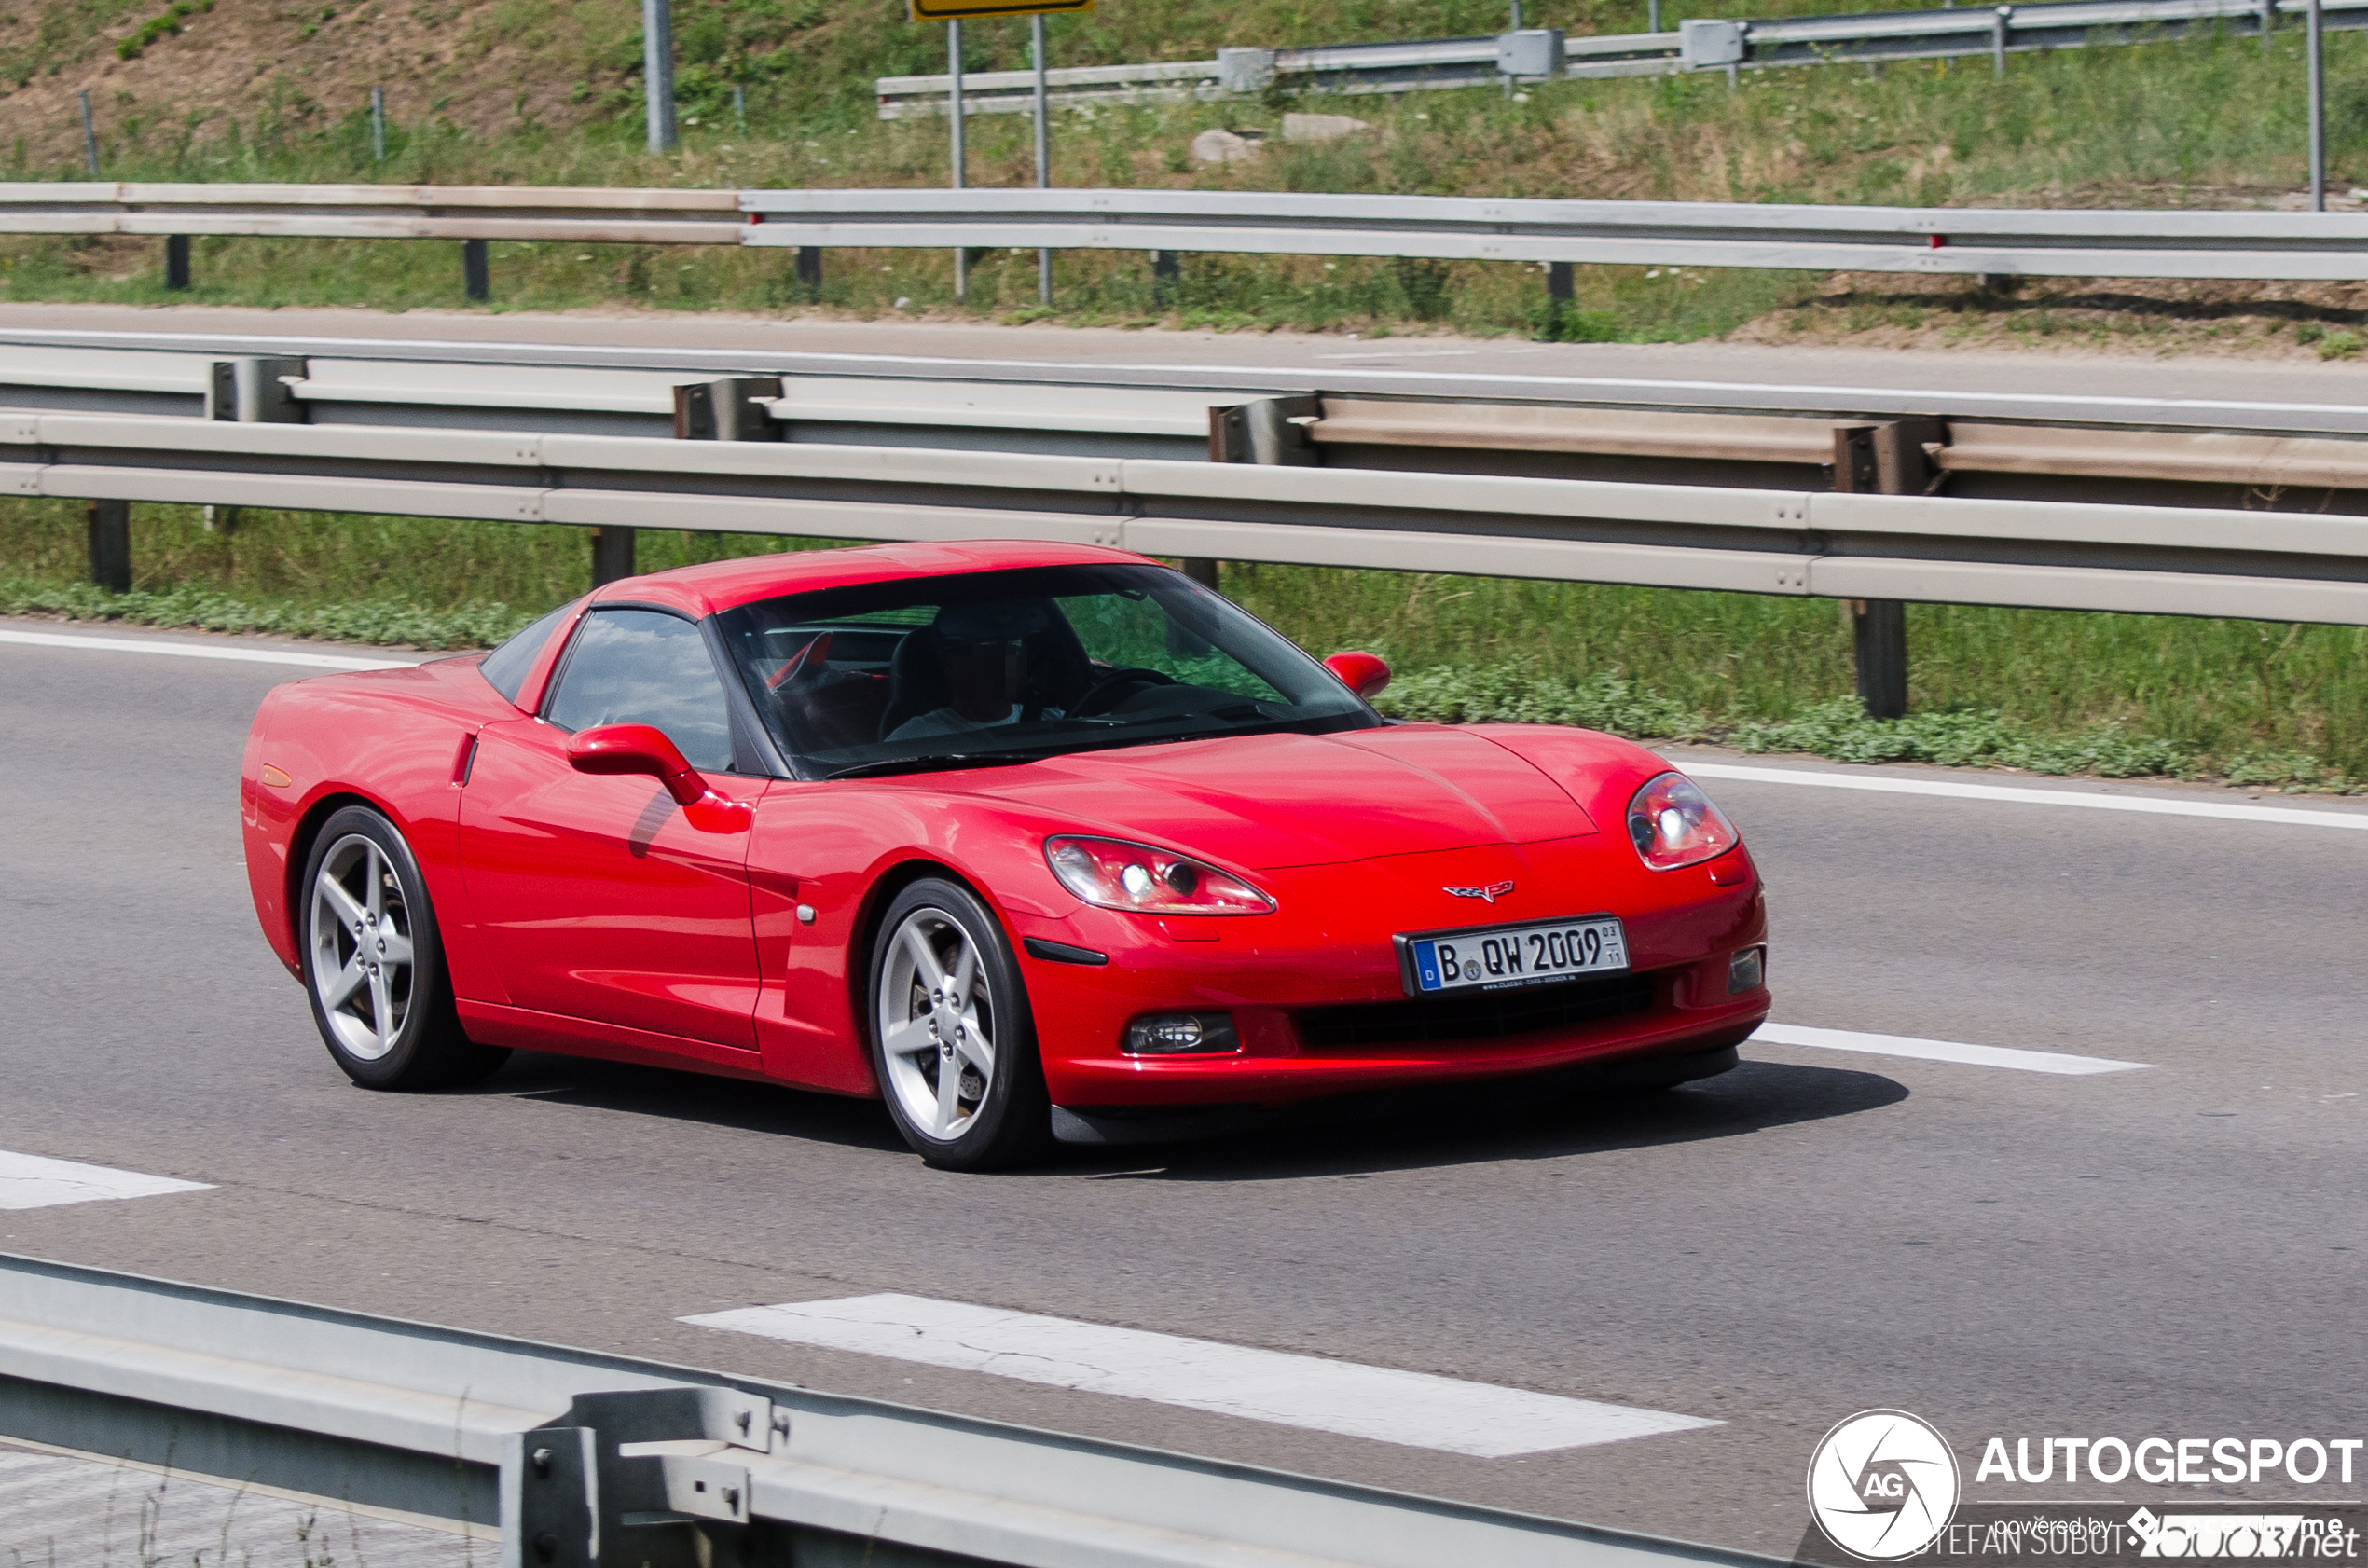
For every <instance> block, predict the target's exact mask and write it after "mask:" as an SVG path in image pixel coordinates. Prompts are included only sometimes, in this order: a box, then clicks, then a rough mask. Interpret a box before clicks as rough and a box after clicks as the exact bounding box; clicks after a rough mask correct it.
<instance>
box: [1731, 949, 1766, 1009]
mask: <svg viewBox="0 0 2368 1568" xmlns="http://www.w3.org/2000/svg"><path fill="white" fill-rule="evenodd" d="M1767 982H1768V949H1766V948H1765V947H1744V948H1738V949H1737V950H1736V953H1735V956H1733V957H1731V958H1729V959H1728V960H1727V994H1728V996H1730V997H1732V996H1736V995H1739V994H1740V993H1742V992H1744V991H1756V990H1758V989H1759V988H1760V987H1761V986H1762V985H1764V984H1766V983H1767Z"/></svg>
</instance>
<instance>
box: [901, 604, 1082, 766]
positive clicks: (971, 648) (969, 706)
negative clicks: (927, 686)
mask: <svg viewBox="0 0 2368 1568" xmlns="http://www.w3.org/2000/svg"><path fill="white" fill-rule="evenodd" d="M930 629H931V630H932V631H933V632H934V633H935V634H936V640H937V658H938V667H939V669H941V670H942V671H943V672H944V675H945V686H946V691H947V693H948V694H949V695H950V698H951V700H950V701H948V702H947V703H946V705H945V706H944V707H943V708H931V709H930V710H929V712H927V713H923V714H921V715H919V716H918V717H916V718H912V719H907V720H906V721H905V722H903V723H902V724H899V725H898V726H897V727H896V728H895V730H894V731H892V732H891V733H890V734H889V735H888V739H889V740H926V739H928V738H929V736H940V735H963V734H967V733H969V732H971V731H972V730H984V729H992V728H994V727H995V726H996V725H998V724H1016V723H1018V722H1020V721H1021V720H1022V719H1024V718H1026V717H1029V716H1030V715H1029V713H1028V711H1027V705H1026V704H1025V703H1023V702H1022V701H1021V700H1020V694H1021V692H1022V690H1023V689H1024V688H1025V687H1026V682H1027V640H1028V639H1029V638H1030V637H1031V636H1033V635H1035V634H1036V633H1038V632H1041V631H1046V630H1049V629H1050V623H1049V622H1048V621H1047V619H1046V617H1045V612H1044V609H1043V607H1042V606H1041V605H1036V604H1027V603H1024V602H1012V601H1011V600H1000V601H996V600H990V601H988V602H986V603H983V604H950V605H947V606H946V607H945V608H943V609H942V610H940V611H939V612H937V620H936V622H935V623H934V624H933V626H931V628H930ZM1033 716H1034V717H1037V718H1043V719H1057V718H1060V717H1061V710H1060V709H1059V708H1039V709H1038V710H1037V711H1036V713H1035V714H1034V715H1033Z"/></svg>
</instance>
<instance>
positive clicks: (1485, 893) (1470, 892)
mask: <svg viewBox="0 0 2368 1568" xmlns="http://www.w3.org/2000/svg"><path fill="white" fill-rule="evenodd" d="M1512 890H1513V885H1512V884H1511V883H1509V882H1492V883H1490V884H1489V885H1488V886H1487V887H1442V888H1440V889H1439V891H1440V892H1442V893H1449V894H1452V895H1453V896H1454V897H1456V898H1459V899H1478V900H1480V902H1482V903H1494V902H1495V901H1497V900H1498V899H1499V898H1502V897H1503V896H1504V895H1505V894H1507V893H1509V892H1511V891H1512Z"/></svg>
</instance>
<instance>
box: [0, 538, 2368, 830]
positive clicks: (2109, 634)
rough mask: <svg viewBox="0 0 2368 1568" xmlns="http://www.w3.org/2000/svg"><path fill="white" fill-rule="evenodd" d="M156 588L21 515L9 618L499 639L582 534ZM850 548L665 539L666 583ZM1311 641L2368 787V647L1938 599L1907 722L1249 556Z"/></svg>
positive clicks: (1575, 619) (1644, 601)
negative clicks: (114, 588)
mask: <svg viewBox="0 0 2368 1568" xmlns="http://www.w3.org/2000/svg"><path fill="white" fill-rule="evenodd" d="M132 530H133V540H132V558H133V561H134V563H135V566H136V568H137V578H136V580H135V583H134V591H133V592H131V593H130V594H126V595H120V596H117V595H109V594H105V593H102V592H101V591H99V590H98V589H95V588H93V587H91V586H89V585H88V584H87V583H80V582H77V581H76V578H77V577H78V576H79V574H80V572H81V570H82V565H83V556H82V552H83V550H84V548H85V546H86V533H85V527H84V521H83V515H82V509H81V508H80V507H79V506H78V505H76V504H74V503H69V502H48V501H20V502H14V503H11V504H9V505H7V506H6V507H0V562H6V563H7V566H6V568H5V571H6V575H5V576H0V614H13V615H23V614H56V615H71V616H76V617H79V618H117V619H123V620H129V621H135V622H140V623H144V624H147V625H152V626H203V627H207V628H211V629H213V630H217V631H255V632H268V633H275V634H279V635H282V636H298V637H328V638H338V639H343V640H354V641H376V642H402V643H408V644H411V645H413V646H417V647H426V648H463V647H480V646H485V645H488V644H489V643H491V642H494V641H497V640H500V639H501V638H502V637H503V636H506V635H507V634H508V633H509V632H510V631H511V630H514V629H515V628H516V627H517V626H522V625H524V624H525V623H526V622H527V621H528V620H529V619H530V618H531V617H532V616H534V615H536V614H539V613H540V612H543V611H544V610H545V609H548V608H549V607H550V606H552V605H554V604H557V603H559V602H561V601H563V600H564V599H567V598H571V597H572V596H574V595H575V594H577V593H579V592H581V591H582V588H583V585H584V582H585V574H586V571H587V569H588V566H589V553H588V549H587V546H586V543H585V535H584V533H583V531H582V530H574V529H564V528H549V527H518V526H516V525H512V524H506V523H479V522H452V521H442V520H434V519H421V518H405V517H369V516H312V515H306V514H298V513H282V512H262V511H249V512H246V513H244V514H242V515H241V517H240V519H239V522H238V524H237V526H236V527H235V528H234V529H232V530H229V531H227V532H223V531H219V530H217V531H213V532H208V531H207V530H206V528H205V524H204V519H203V514H202V511H201V510H200V508H196V507H170V506H141V507H138V508H135V509H134V511H133V522H132ZM824 543H832V542H830V541H820V540H793V541H784V540H777V539H770V538H763V537H754V536H748V535H736V534H711V533H680V532H672V531H661V530H643V531H642V532H641V534H640V564H641V565H642V567H643V568H644V569H645V570H654V569H657V568H660V567H665V566H674V565H682V564H687V563H689V562H693V561H700V560H712V559H720V558H723V557H734V556H745V555H756V554H763V553H765V552H767V551H772V550H778V549H801V548H813V547H816V546H818V545H821V544H824ZM1224 587H1225V591H1226V592H1227V593H1228V594H1229V595H1231V596H1232V597H1233V598H1237V599H1239V600H1240V601H1241V602H1243V603H1244V604H1246V605H1247V606H1248V607H1249V608H1250V609H1251V610H1252V611H1254V612H1257V613H1258V614H1260V615H1261V616H1263V617H1264V618H1265V619H1267V620H1268V621H1269V622H1271V623H1273V625H1275V626H1279V627H1280V628H1282V630H1283V631H1285V632H1286V633H1287V634H1288V635H1289V636H1291V637H1292V638H1293V639H1295V640H1297V641H1299V642H1300V644H1301V646H1303V647H1306V648H1308V649H1309V650H1311V651H1313V652H1315V653H1331V652H1333V651H1335V650H1338V649H1342V648H1367V649H1370V650H1371V651H1373V652H1375V653H1380V654H1382V655H1383V656H1384V657H1385V658H1387V659H1389V660H1390V661H1391V663H1392V664H1393V665H1395V666H1396V667H1397V669H1398V670H1399V672H1400V673H1399V676H1398V679H1397V682H1396V683H1395V684H1394V685H1393V686H1392V687H1391V689H1390V690H1389V692H1388V693H1386V694H1385V695H1384V697H1383V699H1382V706H1383V708H1384V709H1386V710H1388V711H1390V712H1394V713H1397V714H1400V715H1403V716H1406V717H1410V718H1428V719H1440V720H1446V721H1450V722H1480V721H1487V720H1515V721H1526V722H1547V723H1576V724H1586V725H1589V726H1590V727H1594V728H1599V729H1607V730H1612V731H1615V732H1617V733H1619V734H1622V735H1630V736H1639V737H1644V738H1670V739H1683V740H1712V739H1714V740H1721V741H1725V742H1728V743H1729V744H1733V745H1737V746H1740V747H1742V748H1743V749H1744V750H1806V751H1814V752H1817V753H1820V754H1822V755H1825V756H1831V757H1837V758H1839V759H1842V760H1844V761H1850V762H1888V761H1921V762H1933V763H1947V764H1950V765H1989V766H2005V767H2017V768H2023V769H2027V770H2029V771H2031V772H2036V773H2075V772H2091V773H2100V774H2104V775H2107V776H2110V777H2130V776H2138V775H2149V774H2171V775H2180V776H2198V777H2201V776H2214V777H2227V778H2230V779H2233V780H2235V781H2237V782H2240V783H2250V784H2259V785H2265V786H2271V787H2282V788H2290V789H2320V790H2352V789H2358V788H2361V787H2363V786H2368V725H2363V722H2362V720H2363V715H2368V630H2363V629H2361V628H2356V627H2338V626H2266V625H2262V624H2259V623H2254V622H2245V621H2186V620H2177V619H2172V618H2169V617H2147V616H2134V615H2100V614H2072V613H2065V612H2050V611H2017V610H1983V609H1970V608H1952V607H1948V606H1939V605H1913V606H1910V607H1909V609H1908V646H1909V651H1910V654H1911V681H1910V696H1911V700H1912V703H1913V705H1914V708H1915V711H1914V713H1913V714H1912V715H1911V716H1910V717H1909V718H1907V719H1905V720H1901V721H1898V722H1890V723H1882V722H1873V721H1869V720H1867V719H1866V718H1865V717H1864V715H1863V714H1862V713H1861V712H1860V711H1859V708H1858V706H1857V702H1856V699H1855V698H1854V697H1852V696H1851V695H1849V694H1850V691H1851V687H1852V674H1851V664H1850V634H1849V631H1848V629H1847V628H1846V627H1845V626H1844V625H1843V623H1842V620H1841V618H1840V616H1839V615H1838V613H1837V611H1836V608H1835V606H1834V605H1833V604H1832V603H1831V602H1829V601H1826V600H1823V599H1795V598H1774V597H1762V596H1754V595H1742V594H1712V593H1688V592H1681V591H1676V590H1667V589H1652V588H1626V587H1614V586H1605V585H1593V584H1577V583H1539V582H1528V581H1521V580H1508V579H1490V578H1470V577H1444V576H1436V575H1429V574H1397V573H1389V572H1379V571H1369V572H1359V571H1329V570H1319V569H1315V568H1301V567H1275V566H1264V567H1260V566H1244V565H1229V566H1227V568H1226V569H1225V578H1224Z"/></svg>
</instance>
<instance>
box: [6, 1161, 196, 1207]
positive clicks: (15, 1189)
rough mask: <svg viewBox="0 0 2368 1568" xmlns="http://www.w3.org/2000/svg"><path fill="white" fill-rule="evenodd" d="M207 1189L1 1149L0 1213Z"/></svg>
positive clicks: (163, 1178)
mask: <svg viewBox="0 0 2368 1568" xmlns="http://www.w3.org/2000/svg"><path fill="white" fill-rule="evenodd" d="M211 1186H212V1184H211V1183H209V1182H203V1181H182V1180H179V1179H177V1178H176V1177H173V1176H143V1175H141V1174H140V1173H139V1172H138V1171H118V1170H115V1169H113V1168H111V1167H109V1166H106V1165H86V1164H83V1163H82V1162H79V1161H76V1160H51V1159H48V1158H46V1157H44V1156H42V1155H39V1154H10V1153H8V1152H7V1150H5V1149H0V1209H46V1208H53V1207H55V1206H56V1205H58V1204H93V1203H99V1202H102V1201H104V1200H107V1199H112V1198H157V1197H162V1196H163V1195H164V1194H166V1193H168V1192H203V1191H207V1190H210V1188H211Z"/></svg>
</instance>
